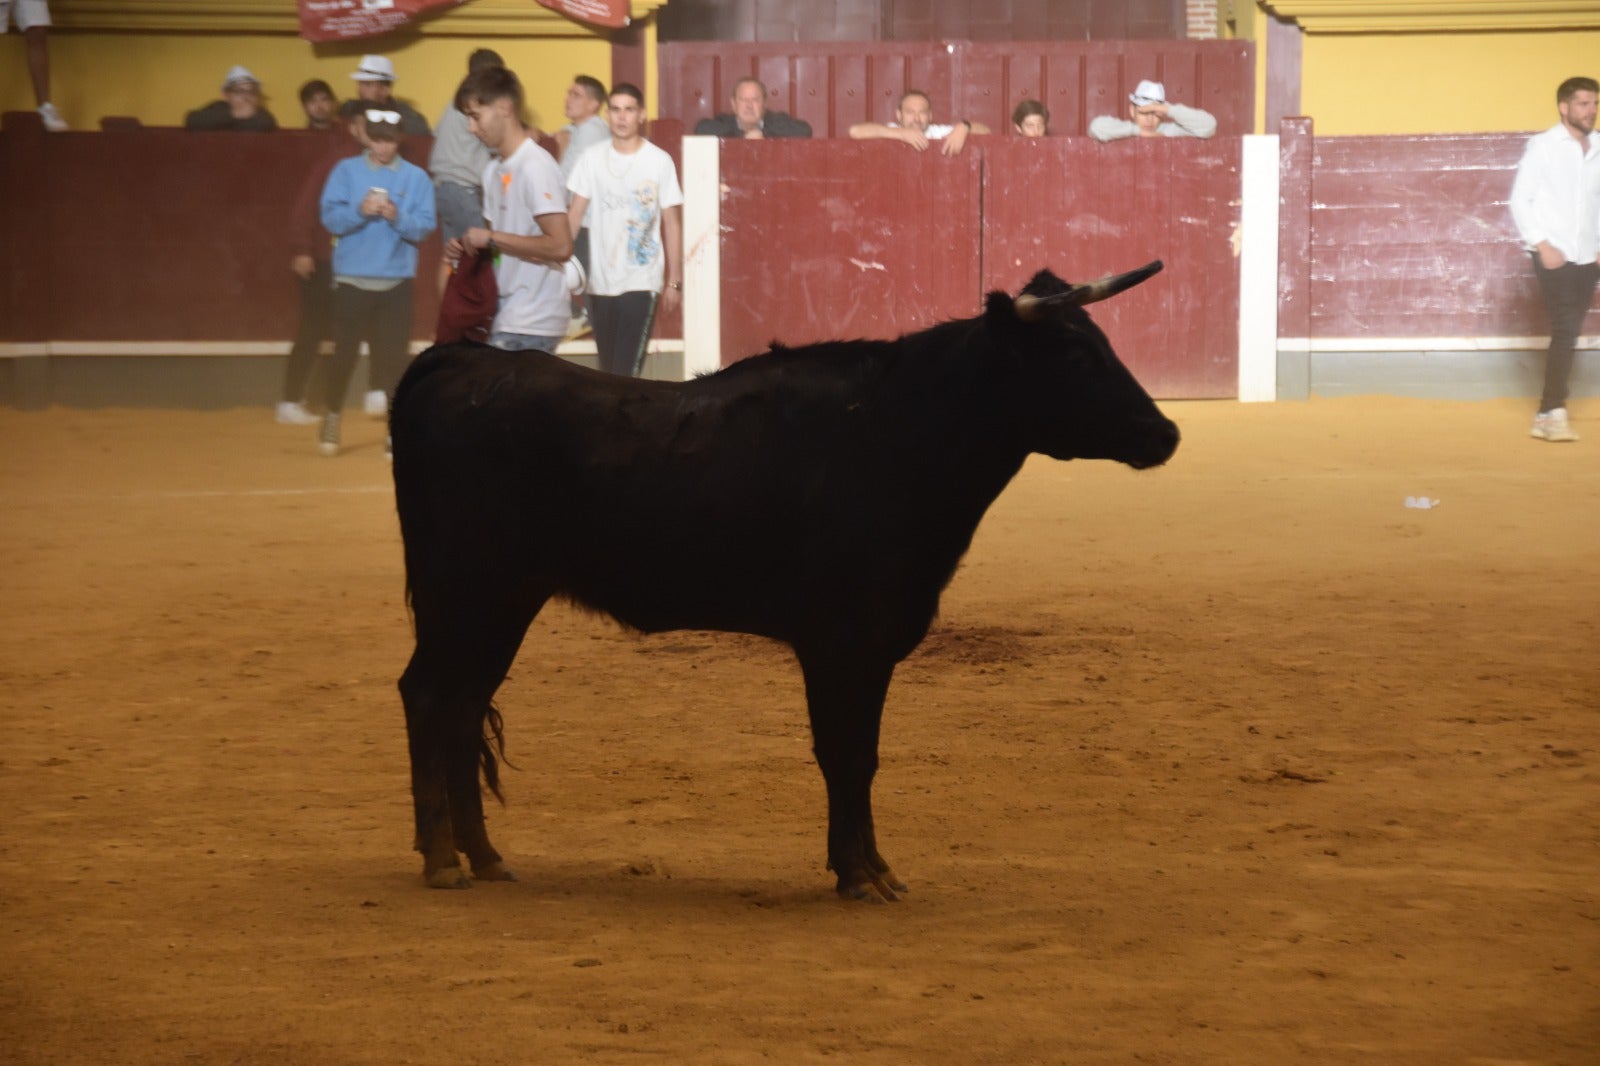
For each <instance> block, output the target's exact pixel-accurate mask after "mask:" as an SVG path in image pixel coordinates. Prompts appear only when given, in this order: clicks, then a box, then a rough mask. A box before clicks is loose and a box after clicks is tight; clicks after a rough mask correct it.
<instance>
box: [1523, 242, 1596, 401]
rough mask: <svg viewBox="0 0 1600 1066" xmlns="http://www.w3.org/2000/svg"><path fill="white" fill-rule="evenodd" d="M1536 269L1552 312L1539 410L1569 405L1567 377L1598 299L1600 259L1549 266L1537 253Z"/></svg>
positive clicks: (1535, 253) (1547, 306)
mask: <svg viewBox="0 0 1600 1066" xmlns="http://www.w3.org/2000/svg"><path fill="white" fill-rule="evenodd" d="M1533 273H1534V276H1535V277H1537V278H1538V279H1539V293H1540V295H1542V296H1543V297H1544V307H1545V310H1546V311H1548V312H1549V313H1550V354H1549V355H1548V356H1546V357H1545V362H1544V394H1543V395H1542V396H1540V397H1539V411H1540V413H1543V412H1545V411H1551V410H1554V409H1555V408H1557V407H1565V406H1566V405H1567V379H1569V378H1570V377H1572V355H1573V349H1574V348H1575V347H1576V346H1577V341H1578V334H1580V333H1582V332H1583V318H1584V316H1585V315H1587V314H1588V313H1589V304H1590V303H1592V302H1593V301H1594V289H1595V282H1597V281H1600V263H1584V264H1583V265H1582V266H1580V265H1578V264H1577V263H1563V264H1562V265H1561V266H1558V267H1556V268H1555V269H1554V270H1546V269H1545V268H1544V266H1543V264H1541V263H1540V262H1539V253H1538V252H1534V253H1533Z"/></svg>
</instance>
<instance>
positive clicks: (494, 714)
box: [478, 703, 516, 807]
mask: <svg viewBox="0 0 1600 1066" xmlns="http://www.w3.org/2000/svg"><path fill="white" fill-rule="evenodd" d="M502 762H503V763H505V764H506V765H507V766H510V767H511V768H512V769H513V770H515V769H516V767H515V766H514V765H512V763H511V760H510V759H507V758H506V734H505V722H504V721H502V720H501V718H500V712H499V711H498V710H496V709H495V705H494V704H492V703H491V704H489V705H488V707H487V708H486V710H485V713H484V716H483V736H482V737H480V738H479V740H478V766H479V768H480V769H482V771H483V783H484V784H485V785H487V786H488V788H489V791H490V792H492V793H494V798H495V799H497V800H499V801H500V806H502V807H504V806H505V805H506V798H505V796H504V795H503V794H502V793H501V791H500V764H501V763H502Z"/></svg>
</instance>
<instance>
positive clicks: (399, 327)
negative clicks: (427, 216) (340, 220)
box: [327, 278, 411, 411]
mask: <svg viewBox="0 0 1600 1066" xmlns="http://www.w3.org/2000/svg"><path fill="white" fill-rule="evenodd" d="M362 341H366V342H367V350H368V352H369V353H370V356H371V359H372V387H373V388H374V389H381V390H383V391H384V392H386V393H388V394H389V395H390V396H391V397H392V396H393V395H394V387H395V385H397V384H399V382H400V375H401V374H402V373H404V372H405V368H406V355H407V353H408V350H409V348H410V343H411V279H410V278H407V279H406V280H405V281H402V282H401V283H400V284H398V285H396V286H395V287H394V288H392V289H387V290H385V291H383V292H372V291H369V290H367V289H358V288H356V287H355V286H354V285H336V286H334V289H333V365H332V366H331V367H329V368H328V398H327V404H328V410H329V411H339V410H342V409H343V407H344V394H345V393H346V392H347V391H348V390H349V388H350V375H351V374H352V373H353V372H354V371H355V368H356V357H357V356H358V355H359V354H360V353H361V342H362Z"/></svg>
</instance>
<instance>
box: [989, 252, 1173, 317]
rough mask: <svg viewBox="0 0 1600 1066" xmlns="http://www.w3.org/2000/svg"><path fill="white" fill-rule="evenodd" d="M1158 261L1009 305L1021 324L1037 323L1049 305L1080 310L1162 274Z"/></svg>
mask: <svg viewBox="0 0 1600 1066" xmlns="http://www.w3.org/2000/svg"><path fill="white" fill-rule="evenodd" d="M1162 265H1163V264H1162V262H1161V260H1159V259H1157V260H1155V261H1154V262H1152V263H1146V264H1145V265H1144V266H1142V267H1140V268H1139V269H1138V270H1130V271H1128V272H1127V273H1126V274H1107V275H1106V276H1105V277H1103V278H1100V279H1099V280H1098V281H1088V282H1085V283H1083V284H1082V285H1074V286H1073V287H1072V288H1070V289H1068V290H1067V291H1066V292H1061V293H1057V294H1056V295H1054V296H1034V295H1033V294H1032V293H1023V294H1022V295H1021V296H1018V297H1017V298H1016V299H1015V300H1013V301H1012V306H1013V307H1015V308H1016V311H1017V317H1018V318H1020V319H1022V320H1023V321H1024V322H1037V321H1039V320H1040V319H1041V318H1043V317H1044V313H1045V307H1046V305H1048V304H1053V303H1059V304H1070V305H1074V306H1077V307H1082V306H1083V305H1085V304H1092V303H1096V302H1098V301H1100V300H1104V299H1106V298H1107V297H1108V296H1115V295H1116V294H1117V293H1119V292H1122V291H1123V290H1124V289H1131V288H1133V287H1134V286H1135V285H1137V284H1139V282H1141V281H1144V280H1145V279H1146V278H1150V277H1154V276H1155V275H1156V274H1159V273H1161V268H1162Z"/></svg>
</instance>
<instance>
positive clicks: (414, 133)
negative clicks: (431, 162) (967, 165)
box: [350, 56, 433, 137]
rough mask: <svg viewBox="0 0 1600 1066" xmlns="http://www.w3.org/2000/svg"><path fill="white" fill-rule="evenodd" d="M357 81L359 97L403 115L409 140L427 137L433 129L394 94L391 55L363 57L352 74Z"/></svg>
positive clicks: (401, 122)
mask: <svg viewBox="0 0 1600 1066" xmlns="http://www.w3.org/2000/svg"><path fill="white" fill-rule="evenodd" d="M350 77H352V78H353V79H355V83H356V95H357V96H358V97H360V98H361V100H362V101H364V102H365V103H368V104H370V105H372V106H373V107H377V108H382V109H383V110H385V111H393V112H395V113H397V114H398V115H399V116H400V132H401V134H403V135H404V136H407V137H427V136H429V135H430V134H432V133H433V127H432V126H430V125H428V120H427V119H425V118H423V117H422V115H421V114H420V113H419V112H418V111H417V109H416V108H414V107H412V106H411V105H410V104H408V103H406V102H405V101H404V100H401V99H399V98H398V97H396V96H395V95H394V60H392V59H390V58H389V57H388V56H362V57H361V65H360V66H359V67H357V68H356V72H355V73H354V74H352V75H350Z"/></svg>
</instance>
